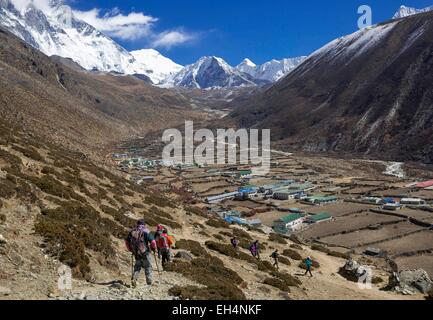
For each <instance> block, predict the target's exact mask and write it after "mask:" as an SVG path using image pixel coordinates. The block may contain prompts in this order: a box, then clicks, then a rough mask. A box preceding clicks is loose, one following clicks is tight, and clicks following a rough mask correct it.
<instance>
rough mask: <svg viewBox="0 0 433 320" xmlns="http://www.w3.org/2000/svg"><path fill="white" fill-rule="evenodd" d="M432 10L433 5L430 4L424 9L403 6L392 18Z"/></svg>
mask: <svg viewBox="0 0 433 320" xmlns="http://www.w3.org/2000/svg"><path fill="white" fill-rule="evenodd" d="M432 10H433V6H430V7H427V8H424V9H416V8H411V7H406V6H401V7H400V9H399V10H398V11H397V12H396V13H395V14H394V16H393V17H392V18H393V19H400V18H405V17H408V16H412V15H414V14H418V13H423V12H428V11H432Z"/></svg>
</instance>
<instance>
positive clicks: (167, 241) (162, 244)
mask: <svg viewBox="0 0 433 320" xmlns="http://www.w3.org/2000/svg"><path fill="white" fill-rule="evenodd" d="M155 241H156V245H157V248H158V252H159V253H160V255H161V258H162V267H163V268H164V269H165V266H166V265H167V263H170V260H171V246H172V245H173V240H172V239H171V237H170V236H169V235H168V231H167V229H163V230H157V232H156V234H155Z"/></svg>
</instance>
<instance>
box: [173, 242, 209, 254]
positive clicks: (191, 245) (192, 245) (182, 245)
mask: <svg viewBox="0 0 433 320" xmlns="http://www.w3.org/2000/svg"><path fill="white" fill-rule="evenodd" d="M176 249H181V250H186V251H189V252H191V253H192V254H193V255H195V256H196V257H203V256H209V253H208V252H207V251H206V249H205V248H203V247H202V246H201V244H200V243H199V242H197V241H194V240H185V239H180V240H178V241H176Z"/></svg>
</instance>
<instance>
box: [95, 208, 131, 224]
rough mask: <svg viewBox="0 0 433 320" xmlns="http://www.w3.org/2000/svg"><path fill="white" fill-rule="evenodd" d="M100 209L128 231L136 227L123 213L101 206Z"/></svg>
mask: <svg viewBox="0 0 433 320" xmlns="http://www.w3.org/2000/svg"><path fill="white" fill-rule="evenodd" d="M100 208H101V210H102V211H103V212H104V213H106V214H108V215H110V216H112V217H113V218H114V219H115V220H116V221H117V222H119V223H120V224H121V225H122V226H124V227H126V228H128V229H131V228H133V227H134V226H135V225H136V221H135V220H134V219H131V218H129V217H127V216H126V215H125V212H124V211H122V210H116V209H113V208H111V207H108V206H105V205H101V206H100Z"/></svg>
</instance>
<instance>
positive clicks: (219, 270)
mask: <svg viewBox="0 0 433 320" xmlns="http://www.w3.org/2000/svg"><path fill="white" fill-rule="evenodd" d="M167 271H171V272H177V273H180V274H182V275H184V276H185V277H187V278H189V279H191V280H193V281H195V282H197V283H199V284H202V285H204V286H206V287H205V288H198V287H191V286H188V287H173V288H172V289H170V291H169V292H170V294H171V295H174V296H177V297H180V298H181V299H193V300H245V299H246V297H245V295H244V293H243V292H242V290H241V289H239V288H238V287H237V286H238V285H240V284H241V283H243V280H242V278H241V277H239V275H238V274H237V273H236V272H234V271H233V270H230V269H228V268H226V267H225V266H224V264H223V263H222V261H221V260H220V259H218V258H215V257H211V256H208V257H205V258H199V259H194V260H192V261H191V262H186V261H179V260H177V261H174V262H172V263H170V264H169V265H168V266H167Z"/></svg>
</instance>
